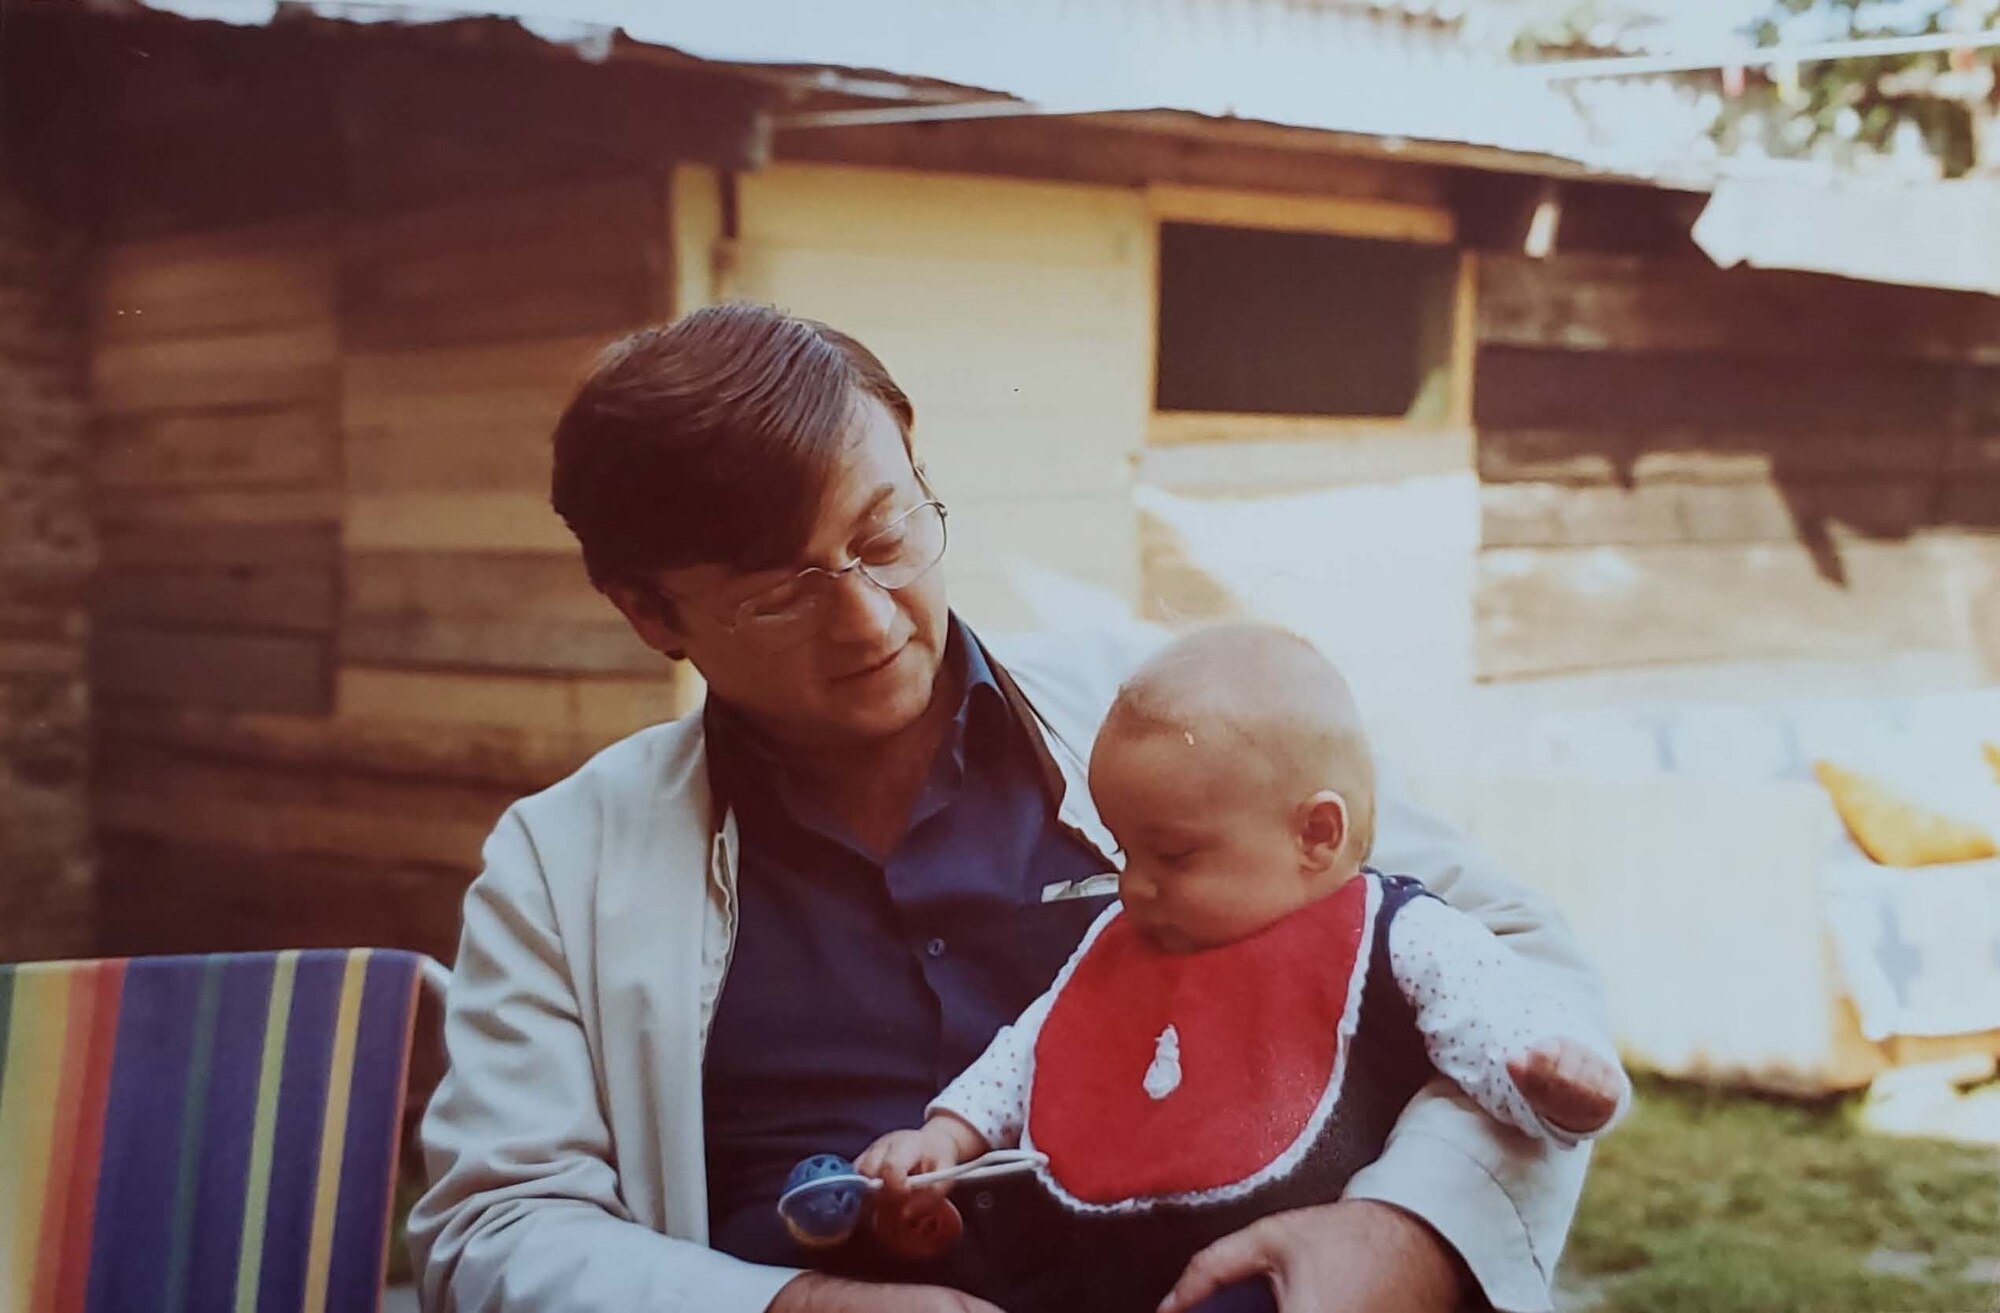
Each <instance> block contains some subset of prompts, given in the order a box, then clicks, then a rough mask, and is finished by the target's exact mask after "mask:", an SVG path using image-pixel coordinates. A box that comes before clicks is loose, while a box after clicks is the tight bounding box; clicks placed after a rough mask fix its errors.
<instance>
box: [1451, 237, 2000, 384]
mask: <svg viewBox="0 0 2000 1313" xmlns="http://www.w3.org/2000/svg"><path fill="white" fill-rule="evenodd" d="M1479 283H1480V300H1479V320H1478V335H1479V339H1480V341H1481V342H1482V343H1485V344H1488V345H1492V346H1513V347H1547V348H1560V349H1563V350H1569V351H1621V352H1667V351H1672V352H1694V351H1702V352H1718V353H1730V354H1746V355H1756V356H1760V357H1773V356H1775V357H1780V358H1783V359H1785V360H1786V362H1787V364H1786V366H1785V367H1786V368H1787V369H1791V368H1795V367H1796V366H1795V365H1794V364H1793V363H1792V362H1793V361H1795V360H1804V361H1807V362H1818V361H1821V360H1824V359H1825V358H1827V357H1830V356H1831V357H1840V358H1846V359H1862V360H1881V359H1883V358H1885V357H1908V358H1913V359H1928V360H1939V361H1954V362H1984V363H1988V364H2000V298H1995V297H1986V296H1974V295H1971V294H1967V293H1954V292H1940V291H1933V290H1929V289H1923V288H1909V287H1891V286H1886V285H1883V284H1877V283H1860V282H1851V281H1847V280H1844V279H1838V278H1829V277H1824V276H1821V275H1817V274H1801V273H1789V272H1783V271H1762V270H1749V269H1728V270H1724V269H1717V268H1715V267H1714V266H1713V265H1712V264H1709V263H1708V262H1706V261H1704V260H1672V259H1660V258H1653V257H1645V256H1630V255H1605V254H1569V255H1560V256H1556V257H1553V258H1551V259H1547V260H1531V259H1527V258H1525V257H1523V256H1520V255H1518V254H1508V253H1499V252H1496V253H1493V254H1489V255H1486V256H1485V257H1484V258H1483V259H1482V261H1481V270H1480V279H1479Z"/></svg>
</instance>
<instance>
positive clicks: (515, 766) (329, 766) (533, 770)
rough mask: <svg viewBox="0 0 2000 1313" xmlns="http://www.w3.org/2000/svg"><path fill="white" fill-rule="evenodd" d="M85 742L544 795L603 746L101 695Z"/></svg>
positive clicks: (535, 731)
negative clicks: (455, 782) (93, 738)
mask: <svg viewBox="0 0 2000 1313" xmlns="http://www.w3.org/2000/svg"><path fill="white" fill-rule="evenodd" d="M91 728H92V732H93V734H94V735H95V736H96V737H97V738H98V739H99V740H100V741H101V742H103V743H104V744H106V745H107V746H106V747H105V748H103V749H101V750H102V751H112V750H115V747H116V745H118V744H126V743H133V744H150V745H154V746H158V747H166V748H173V749H176V750H179V751H182V752H186V753H192V754H195V755H198V756H202V757H208V758H213V759H218V760H226V761H237V762H244V763H250V764H274V765H280V766H287V767H292V768H296V769H308V768H310V769H324V770H339V771H351V772H357V773H362V774H370V775H383V776H391V777H396V778H402V777H406V776H407V777H413V778H417V779H433V780H460V781H465V782H468V783H474V784H490V785H495V786H499V787H503V788H507V789H511V790H514V791H515V792H520V793H531V792H534V791H536V790H539V789H543V788H546V787H548V786H549V785H551V784H553V783H555V782H556V781H557V780H559V779H561V778H562V777H563V776H565V775H568V774H569V773H570V772H571V771H573V770H575V769H576V768H577V767H578V766H581V765H582V764H583V763H584V761H585V760H586V759H587V758H589V757H590V755H591V754H592V753H594V752H596V751H597V750H598V749H599V748H601V747H603V746H604V743H605V740H604V739H603V738H601V737H599V736H597V735H585V734H582V733H580V732H577V731H575V730H573V729H558V730H548V729H542V728H536V727H533V726H527V725H518V724H513V725H510V724H477V723H467V722H451V721H444V720H439V719H435V718H431V719H424V720H418V719H415V718H412V717H410V716H408V715H391V716H374V717H360V716H355V715H341V716H338V717H331V718H329V717H326V716H317V715H295V714H285V713H279V712H252V711H235V710H230V709H228V708H222V707H201V706H190V705H186V704H179V703H167V702H157V701H152V700H149V699H141V698H131V697H121V696H117V695H105V696H100V697H99V698H98V699H97V701H96V703H95V705H94V706H93V707H92V710H91Z"/></svg>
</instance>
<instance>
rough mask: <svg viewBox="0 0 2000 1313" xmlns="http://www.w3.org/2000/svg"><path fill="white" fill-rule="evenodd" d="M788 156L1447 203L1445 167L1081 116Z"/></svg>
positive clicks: (824, 134) (890, 136) (786, 135)
mask: <svg viewBox="0 0 2000 1313" xmlns="http://www.w3.org/2000/svg"><path fill="white" fill-rule="evenodd" d="M775 150H776V155H777V158H778V159H779V160H781V161H782V160H801V161H817V162H821V163H828V164H854V165H874V166H877V167H881V168H895V169H911V170H917V171H920V172H924V173H969V174H985V175H988V176H993V177H1013V178H1040V179H1048V180H1053V181H1066V182H1094V183H1110V184H1113V185H1117V186H1126V187H1144V186H1147V185H1150V184H1152V183H1174V184H1180V185H1183V186H1194V187H1223V188H1230V189H1234V190H1240V191H1255V192H1286V193H1298V194H1302V195H1336V196H1359V197H1376V198H1379V199H1383V200H1400V201H1408V202H1412V203H1416V204H1437V203H1440V202H1442V201H1443V199H1444V197H1445V182H1444V174H1443V172H1442V171H1440V170H1437V169H1433V168H1429V167H1426V166H1424V165H1421V164H1411V163H1406V162H1397V161H1391V160H1382V159H1366V158H1362V157H1359V156H1356V155H1352V154H1342V153H1335V152H1332V151H1328V150H1326V149H1325V148H1324V146H1323V144H1320V145H1315V146H1312V147H1310V148H1295V147H1294V146H1291V145H1287V146H1272V145H1267V144H1266V145H1260V144H1250V143H1244V142H1221V141H1214V140H1209V139H1206V138H1204V137H1202V136H1201V135H1199V134H1198V133H1195V132H1178V133H1177V132H1168V131H1134V130H1131V129H1129V128H1118V127H1107V126H1104V125H1102V124H1092V123H1087V122H1078V121H1076V120H1073V119H1046V118H1044V119H1034V120H1007V119H998V120H996V119H988V120H983V121H964V122H957V123H906V124H885V125H879V126H874V127H856V128H840V129H835V130H811V131H790V132H785V131H781V132H779V133H778V134H777V138H776V145H775Z"/></svg>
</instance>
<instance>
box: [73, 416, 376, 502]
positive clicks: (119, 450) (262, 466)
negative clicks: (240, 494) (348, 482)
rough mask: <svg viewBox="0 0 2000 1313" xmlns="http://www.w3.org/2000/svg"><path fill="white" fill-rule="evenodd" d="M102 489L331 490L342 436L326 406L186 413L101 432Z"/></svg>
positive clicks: (110, 425) (119, 423) (106, 426)
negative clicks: (314, 486)
mask: <svg viewBox="0 0 2000 1313" xmlns="http://www.w3.org/2000/svg"><path fill="white" fill-rule="evenodd" d="M96 437H97V443H96V447H97V450H96V459H95V461H94V462H93V466H92V469H93V473H95V475H96V477H97V482H98V485H99V486H100V487H112V488H135V489H139V488H154V489H172V488H214V487H232V486H234V487H242V486H255V487H266V486H284V485H296V484H324V485H331V484H333V483H335V482H336V481H337V480H338V478H339V450H340V443H339V432H338V430H337V428H336V427H335V424H334V417H333V413H332V408H331V407H328V406H324V405H310V406H280V407H275V408H271V409H253V410H231V411H196V412H178V413H173V414H166V415H151V416H138V417H134V418H130V419H124V420H109V421H106V422H104V423H102V424H100V425H99V426H98V430H97V434H96Z"/></svg>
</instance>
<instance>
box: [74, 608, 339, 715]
mask: <svg viewBox="0 0 2000 1313" xmlns="http://www.w3.org/2000/svg"><path fill="white" fill-rule="evenodd" d="M329 647H330V644H329V643H328V642H327V641H326V640H325V639H323V638H315V637H293V636H278V635H271V634H228V633H199V632H186V631H176V630H164V629H144V628H138V627H127V626H120V627H115V628H114V627H112V626H109V625H105V626H100V627H99V628H98V629H97V630H96V631H95V632H94V633H93V634H92V635H91V644H90V682H91V687H92V688H93V689H95V690H98V691H101V692H104V693H111V694H129V695H132V696H135V697H147V698H158V699H163V700H166V701H169V702H189V703H197V704H205V705H209V706H223V707H240V708H243V709H245V710H252V711H291V712H323V711H326V710H327V709H328V707H329V703H330V701H331V695H332V686H333V680H332V669H333V660H332V653H331V651H330V650H329Z"/></svg>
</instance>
